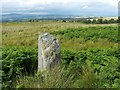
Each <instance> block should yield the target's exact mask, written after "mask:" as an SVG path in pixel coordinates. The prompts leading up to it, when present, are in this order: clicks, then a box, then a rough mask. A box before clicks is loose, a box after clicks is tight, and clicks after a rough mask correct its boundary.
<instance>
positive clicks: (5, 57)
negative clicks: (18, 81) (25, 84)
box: [2, 46, 37, 88]
mask: <svg viewBox="0 0 120 90" xmlns="http://www.w3.org/2000/svg"><path fill="white" fill-rule="evenodd" d="M36 69H37V51H36V49H32V48H31V47H16V46H15V47H12V46H11V47H3V51H2V70H3V71H2V79H3V87H5V88H6V87H10V86H12V85H11V83H12V82H13V81H14V79H15V78H16V76H17V75H32V74H34V73H35V71H36Z"/></svg>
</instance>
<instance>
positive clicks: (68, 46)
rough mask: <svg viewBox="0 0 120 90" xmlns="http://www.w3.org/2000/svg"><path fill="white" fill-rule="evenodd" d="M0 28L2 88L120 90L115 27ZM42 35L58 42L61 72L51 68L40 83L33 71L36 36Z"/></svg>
mask: <svg viewBox="0 0 120 90" xmlns="http://www.w3.org/2000/svg"><path fill="white" fill-rule="evenodd" d="M2 26H3V30H2V46H3V50H2V60H1V62H2V67H3V69H2V71H1V72H2V77H3V87H4V88H11V87H14V88H24V87H25V88H32V87H33V88H36V87H39V88H47V87H48V88H52V87H54V88H73V87H77V88H119V87H120V62H119V59H120V54H119V52H120V49H119V48H118V43H119V42H120V41H119V39H118V25H117V24H83V23H80V22H61V21H39V22H5V23H2ZM44 32H49V33H51V34H52V35H54V36H55V37H56V38H57V39H58V40H59V43H60V45H61V66H62V67H63V68H62V69H61V68H58V67H56V68H54V69H53V72H52V73H50V76H49V77H47V79H45V80H43V81H42V79H41V78H40V75H41V74H38V73H36V70H37V50H38V36H39V34H41V33H44ZM56 72H57V73H56ZM53 76H54V77H53ZM34 82H35V83H34Z"/></svg>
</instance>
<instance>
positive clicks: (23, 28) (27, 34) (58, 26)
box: [2, 21, 117, 50]
mask: <svg viewBox="0 0 120 90" xmlns="http://www.w3.org/2000/svg"><path fill="white" fill-rule="evenodd" d="M2 26H3V30H2V41H3V42H2V44H3V45H19V46H20V45H22V46H23V45H24V46H25V45H26V46H28V45H30V46H34V47H37V43H38V35H39V34H40V33H41V32H54V31H55V32H58V31H63V30H68V28H76V29H77V28H82V27H83V28H86V27H93V28H94V27H95V28H96V27H98V26H99V27H109V26H111V27H117V24H82V23H77V22H57V21H41V22H7V23H3V24H2ZM57 38H58V39H59V41H60V43H61V46H62V47H64V48H67V47H68V48H71V47H73V48H74V49H79V50H81V49H85V48H92V47H98V48H99V47H103V48H104V47H111V46H116V45H117V43H115V42H111V41H109V40H104V39H98V40H96V41H95V42H94V41H92V40H88V41H87V42H86V41H85V40H84V39H82V38H79V39H65V37H63V36H57ZM73 42H74V43H73ZM104 42H106V43H104ZM71 43H72V44H73V45H71ZM103 43H104V44H105V45H103ZM76 46H77V47H76Z"/></svg>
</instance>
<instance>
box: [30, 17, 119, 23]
mask: <svg viewBox="0 0 120 90" xmlns="http://www.w3.org/2000/svg"><path fill="white" fill-rule="evenodd" d="M39 21H44V20H39V19H30V20H28V22H39ZM54 21H57V22H80V23H86V24H111V23H118V22H119V20H118V19H109V20H108V19H103V18H99V19H91V18H90V19H69V20H57V19H55V20H54Z"/></svg>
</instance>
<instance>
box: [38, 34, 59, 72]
mask: <svg viewBox="0 0 120 90" xmlns="http://www.w3.org/2000/svg"><path fill="white" fill-rule="evenodd" d="M59 61H60V45H59V43H58V40H57V39H56V38H54V37H53V36H52V35H50V34H49V33H44V34H42V35H40V36H39V39H38V71H43V70H47V69H51V67H52V66H54V65H56V64H58V63H59Z"/></svg>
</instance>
